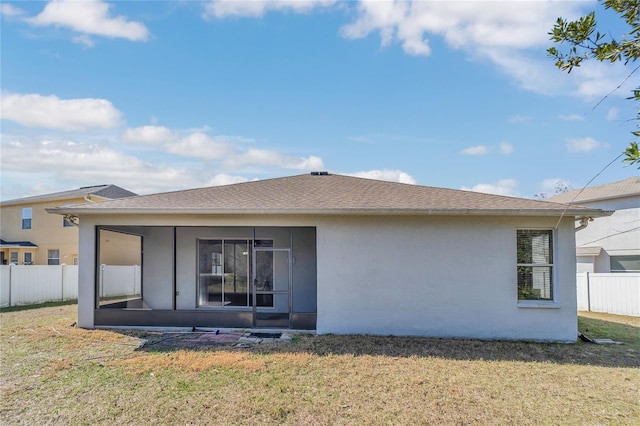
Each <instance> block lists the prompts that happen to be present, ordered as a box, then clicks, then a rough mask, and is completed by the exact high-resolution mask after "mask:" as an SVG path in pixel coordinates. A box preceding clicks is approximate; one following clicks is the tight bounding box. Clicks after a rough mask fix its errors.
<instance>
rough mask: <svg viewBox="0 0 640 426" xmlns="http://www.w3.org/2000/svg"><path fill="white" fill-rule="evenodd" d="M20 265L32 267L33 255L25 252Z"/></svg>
mask: <svg viewBox="0 0 640 426" xmlns="http://www.w3.org/2000/svg"><path fill="white" fill-rule="evenodd" d="M27 256H29V259H28V260H27ZM22 264H23V265H32V264H33V253H31V252H30V251H25V252H24V254H23V255H22Z"/></svg>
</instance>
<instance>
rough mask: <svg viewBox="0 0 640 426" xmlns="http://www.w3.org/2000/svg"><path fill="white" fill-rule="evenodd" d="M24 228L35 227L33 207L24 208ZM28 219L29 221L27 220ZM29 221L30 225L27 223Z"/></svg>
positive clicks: (22, 226) (22, 225)
mask: <svg viewBox="0 0 640 426" xmlns="http://www.w3.org/2000/svg"><path fill="white" fill-rule="evenodd" d="M21 217H22V222H21V228H22V229H32V228H33V209H32V208H31V207H23V208H22V216H21ZM26 220H28V221H29V222H25V221H26ZM27 223H28V226H26V224H27Z"/></svg>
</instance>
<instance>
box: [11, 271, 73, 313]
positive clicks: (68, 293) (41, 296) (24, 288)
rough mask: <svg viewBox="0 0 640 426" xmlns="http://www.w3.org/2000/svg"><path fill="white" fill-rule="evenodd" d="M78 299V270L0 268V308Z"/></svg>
mask: <svg viewBox="0 0 640 426" xmlns="http://www.w3.org/2000/svg"><path fill="white" fill-rule="evenodd" d="M77 298H78V267H77V266H74V265H55V266H48V265H1V266H0V307H3V308H6V307H8V306H17V305H32V304H35V303H44V302H59V301H63V300H75V299H77Z"/></svg>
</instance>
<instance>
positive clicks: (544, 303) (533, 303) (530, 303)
mask: <svg viewBox="0 0 640 426" xmlns="http://www.w3.org/2000/svg"><path fill="white" fill-rule="evenodd" d="M518 231H549V232H551V250H552V256H551V262H552V263H544V264H541V263H538V264H525V263H518V252H517V250H518ZM557 236H558V233H557V230H556V229H553V228H547V227H519V228H517V229H516V232H515V237H516V238H515V241H516V253H515V258H516V259H515V260H516V262H515V263H516V282H515V284H516V301H517V304H518V307H519V308H559V307H560V305H559V303H558V300H559V299H558V273H557V266H556V265H557V264H558V238H557ZM519 266H531V267H536V266H537V267H549V268H551V283H550V284H551V299H540V300H537V299H520V298H519V296H518V275H517V268H518V267H519Z"/></svg>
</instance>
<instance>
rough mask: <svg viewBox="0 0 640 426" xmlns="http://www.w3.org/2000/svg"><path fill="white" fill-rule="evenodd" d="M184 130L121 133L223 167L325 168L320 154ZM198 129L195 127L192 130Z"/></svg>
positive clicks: (152, 128)
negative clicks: (290, 151) (286, 151)
mask: <svg viewBox="0 0 640 426" xmlns="http://www.w3.org/2000/svg"><path fill="white" fill-rule="evenodd" d="M193 130H194V129H187V132H188V133H187V134H186V135H184V136H180V135H179V133H178V132H176V131H172V130H171V129H169V128H167V127H164V126H154V125H150V126H142V127H136V128H131V129H127V130H126V131H125V132H124V134H123V135H122V140H123V141H125V142H131V143H139V144H146V145H154V146H156V147H157V148H158V149H160V150H162V151H164V152H167V153H170V154H174V155H178V156H180V157H189V158H197V159H200V160H215V161H217V162H218V164H219V166H220V167H221V168H224V169H226V170H234V169H243V168H248V167H254V166H261V167H276V168H285V169H292V170H318V169H322V168H324V164H323V161H322V159H321V158H320V157H316V156H313V155H311V156H309V157H294V156H288V155H285V154H282V153H280V152H277V151H274V150H269V149H258V148H254V147H252V146H247V145H249V144H253V143H255V140H253V139H251V138H245V137H242V136H228V135H216V136H210V135H207V134H206V133H204V132H202V131H193ZM195 130H197V129H195Z"/></svg>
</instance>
